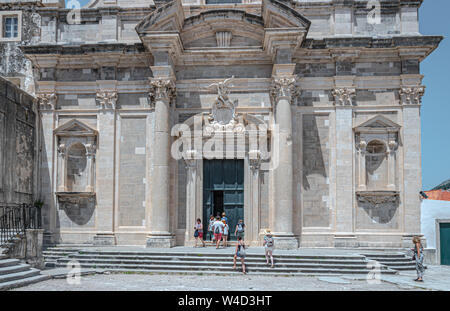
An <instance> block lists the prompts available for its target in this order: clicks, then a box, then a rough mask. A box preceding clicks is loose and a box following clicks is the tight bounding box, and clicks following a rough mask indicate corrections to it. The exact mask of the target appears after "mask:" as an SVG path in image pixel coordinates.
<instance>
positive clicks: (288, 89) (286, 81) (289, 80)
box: [270, 75, 299, 104]
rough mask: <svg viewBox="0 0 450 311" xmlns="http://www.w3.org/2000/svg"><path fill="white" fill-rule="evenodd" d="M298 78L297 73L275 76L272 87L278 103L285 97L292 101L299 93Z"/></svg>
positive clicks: (275, 101)
mask: <svg viewBox="0 0 450 311" xmlns="http://www.w3.org/2000/svg"><path fill="white" fill-rule="evenodd" d="M297 80H298V79H297V76H295V75H289V76H275V77H273V78H272V85H271V89H270V95H271V97H272V100H273V102H274V103H275V104H276V103H278V101H280V100H281V99H285V100H287V101H289V102H290V103H292V101H293V99H294V97H295V96H298V95H299V90H298V88H297V85H296V83H297Z"/></svg>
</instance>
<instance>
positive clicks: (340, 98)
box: [331, 88, 356, 107]
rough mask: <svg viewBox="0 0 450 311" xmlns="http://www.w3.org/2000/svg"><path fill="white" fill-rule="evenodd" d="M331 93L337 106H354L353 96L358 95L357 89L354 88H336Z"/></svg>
mask: <svg viewBox="0 0 450 311" xmlns="http://www.w3.org/2000/svg"><path fill="white" fill-rule="evenodd" d="M331 94H332V95H333V96H334V105H335V106H337V107H338V106H340V107H344V106H352V105H353V97H354V96H355V95H356V90H355V89H354V88H336V89H334V90H333V91H332V92H331Z"/></svg>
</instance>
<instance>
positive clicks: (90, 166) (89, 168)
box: [85, 144, 95, 192]
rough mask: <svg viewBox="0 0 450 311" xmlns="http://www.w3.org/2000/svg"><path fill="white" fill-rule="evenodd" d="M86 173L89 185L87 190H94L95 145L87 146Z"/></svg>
mask: <svg viewBox="0 0 450 311" xmlns="http://www.w3.org/2000/svg"><path fill="white" fill-rule="evenodd" d="M85 147H86V175H87V183H86V184H87V186H86V192H94V188H95V187H94V183H93V182H94V158H95V145H93V144H87V145H86V146H85Z"/></svg>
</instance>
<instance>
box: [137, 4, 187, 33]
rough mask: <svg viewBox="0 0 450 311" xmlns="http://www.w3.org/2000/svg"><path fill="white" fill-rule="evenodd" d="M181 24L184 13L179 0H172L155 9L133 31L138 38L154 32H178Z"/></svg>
mask: <svg viewBox="0 0 450 311" xmlns="http://www.w3.org/2000/svg"><path fill="white" fill-rule="evenodd" d="M183 22H184V11H183V5H182V3H181V0H174V1H171V2H169V3H167V4H166V5H163V6H161V7H158V8H156V10H154V11H153V12H152V13H150V14H149V15H147V16H146V17H145V18H144V19H143V20H142V21H141V22H140V23H139V24H137V26H136V28H135V29H136V32H137V33H138V35H139V36H142V35H143V34H145V33H148V32H155V31H175V32H180V31H181V29H182V27H183Z"/></svg>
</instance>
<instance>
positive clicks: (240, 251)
mask: <svg viewBox="0 0 450 311" xmlns="http://www.w3.org/2000/svg"><path fill="white" fill-rule="evenodd" d="M237 240H238V243H237V245H236V252H235V253H234V257H233V270H236V259H237V258H238V257H239V258H240V259H241V264H242V273H244V274H247V272H245V262H244V260H245V245H244V240H242V238H241V237H240V236H238V238H237Z"/></svg>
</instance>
